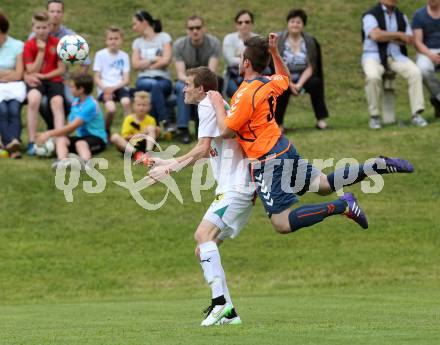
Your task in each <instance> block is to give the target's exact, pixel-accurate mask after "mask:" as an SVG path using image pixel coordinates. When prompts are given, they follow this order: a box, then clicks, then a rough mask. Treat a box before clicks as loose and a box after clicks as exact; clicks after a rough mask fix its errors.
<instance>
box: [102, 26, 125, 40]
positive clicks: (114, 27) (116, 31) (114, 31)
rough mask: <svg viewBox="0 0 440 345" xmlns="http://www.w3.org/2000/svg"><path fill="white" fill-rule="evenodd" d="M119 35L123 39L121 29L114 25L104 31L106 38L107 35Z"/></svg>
mask: <svg viewBox="0 0 440 345" xmlns="http://www.w3.org/2000/svg"><path fill="white" fill-rule="evenodd" d="M111 32H112V33H119V34H120V35H121V37H124V32H123V31H122V29H121V28H120V27H118V26H115V25H110V26H109V27H108V28H107V30H105V35H106V36H107V35H108V34H109V33H111Z"/></svg>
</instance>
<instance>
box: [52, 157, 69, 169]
mask: <svg viewBox="0 0 440 345" xmlns="http://www.w3.org/2000/svg"><path fill="white" fill-rule="evenodd" d="M69 167H70V162H69V161H68V160H66V159H63V160H60V159H56V160H55V161H54V162H53V163H52V165H51V168H52V170H53V171H57V170H58V168H59V169H62V168H65V169H67V168H69Z"/></svg>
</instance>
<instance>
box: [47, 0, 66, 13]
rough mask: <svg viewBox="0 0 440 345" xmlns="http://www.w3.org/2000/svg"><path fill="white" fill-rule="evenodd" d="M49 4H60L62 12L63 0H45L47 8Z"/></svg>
mask: <svg viewBox="0 0 440 345" xmlns="http://www.w3.org/2000/svg"><path fill="white" fill-rule="evenodd" d="M50 4H61V8H62V9H63V12H64V1H63V0H48V1H47V9H49V5H50Z"/></svg>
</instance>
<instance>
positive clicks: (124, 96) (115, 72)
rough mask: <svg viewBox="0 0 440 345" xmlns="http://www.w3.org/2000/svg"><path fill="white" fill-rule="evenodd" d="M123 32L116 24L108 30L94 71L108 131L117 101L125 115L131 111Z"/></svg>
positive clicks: (128, 64) (128, 66) (127, 62)
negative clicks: (122, 47)
mask: <svg viewBox="0 0 440 345" xmlns="http://www.w3.org/2000/svg"><path fill="white" fill-rule="evenodd" d="M122 39H123V33H122V30H121V29H119V28H118V27H116V26H110V27H109V28H108V29H107V31H106V41H105V43H106V45H107V48H104V49H102V50H100V51H98V52H97V53H96V55H95V63H94V65H93V71H94V72H95V82H96V84H97V86H98V100H99V101H101V102H104V105H105V113H106V117H105V127H106V130H107V133H110V128H111V125H112V122H113V117H114V116H115V113H116V103H115V102H120V103H121V105H122V108H123V111H124V115H127V114H130V113H131V102H130V94H129V91H128V88H127V85H128V84H129V82H130V77H129V73H130V62H129V58H128V54H127V53H125V52H123V51H122V50H120V47H121V45H122Z"/></svg>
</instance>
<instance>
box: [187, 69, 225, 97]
mask: <svg viewBox="0 0 440 345" xmlns="http://www.w3.org/2000/svg"><path fill="white" fill-rule="evenodd" d="M186 75H187V76H189V77H192V76H193V77H194V86H195V87H200V86H203V90H204V91H205V92H208V91H211V90H213V91H217V90H218V79H217V75H216V74H215V73H214V72H213V71H211V70H210V69H209V68H208V67H205V66H200V67H196V68H191V69H189V70H188V71H186Z"/></svg>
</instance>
